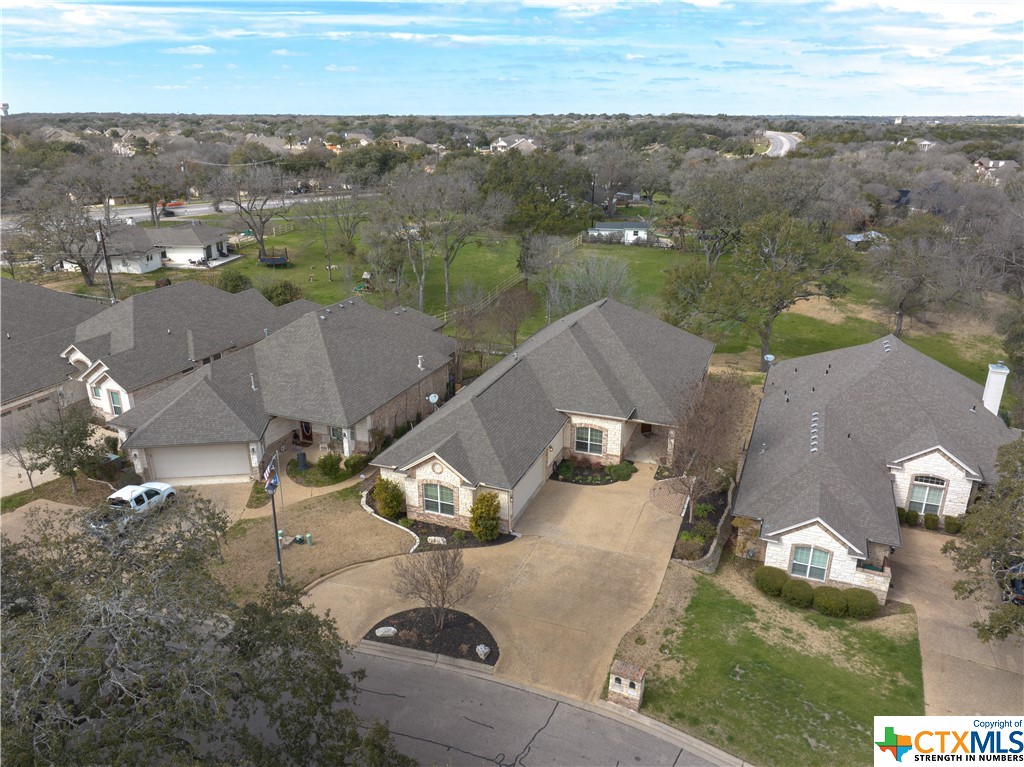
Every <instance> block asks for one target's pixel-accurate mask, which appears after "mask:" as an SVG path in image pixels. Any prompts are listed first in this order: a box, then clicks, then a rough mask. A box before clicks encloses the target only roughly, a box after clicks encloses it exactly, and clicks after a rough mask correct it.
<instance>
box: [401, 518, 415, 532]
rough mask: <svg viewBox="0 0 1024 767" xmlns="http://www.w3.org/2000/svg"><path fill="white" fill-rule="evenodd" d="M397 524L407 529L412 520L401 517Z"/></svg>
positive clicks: (410, 525)
mask: <svg viewBox="0 0 1024 767" xmlns="http://www.w3.org/2000/svg"><path fill="white" fill-rule="evenodd" d="M398 524H400V525H401V526H402V527H404V528H405V529H406V530H408V529H409V528H410V527H412V520H411V519H409V518H408V517H402V518H401V519H400V520H398Z"/></svg>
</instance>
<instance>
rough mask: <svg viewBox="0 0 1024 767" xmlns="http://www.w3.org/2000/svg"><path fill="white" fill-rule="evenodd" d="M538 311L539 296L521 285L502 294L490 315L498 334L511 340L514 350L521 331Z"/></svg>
mask: <svg viewBox="0 0 1024 767" xmlns="http://www.w3.org/2000/svg"><path fill="white" fill-rule="evenodd" d="M536 309H537V296H535V295H534V294H533V291H532V290H530V289H529V288H528V287H526V285H522V284H521V285H519V286H518V287H515V288H512V289H510V290H506V291H505V292H504V293H502V294H501V297H500V298H499V299H498V302H497V303H496V304H495V305H494V306H493V308H492V309H491V312H490V314H491V318H492V321H493V322H494V324H495V326H496V327H497V329H498V332H499V333H500V334H501V335H502V336H504V337H505V338H507V339H509V343H511V344H512V346H513V348H514V347H516V346H518V345H519V330H520V329H521V328H522V326H523V323H524V322H526V321H527V320H528V319H529V318H530V315H532V314H533V313H534V311H536Z"/></svg>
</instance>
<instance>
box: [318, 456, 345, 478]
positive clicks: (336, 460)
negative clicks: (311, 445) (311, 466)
mask: <svg viewBox="0 0 1024 767" xmlns="http://www.w3.org/2000/svg"><path fill="white" fill-rule="evenodd" d="M316 468H317V471H319V472H320V474H322V475H323V476H324V477H326V478H327V479H329V480H331V481H340V480H341V476H342V474H344V472H343V471H342V470H341V456H340V455H338V454H337V453H324V454H323V455H322V456H320V458H319V459H318V460H317V462H316Z"/></svg>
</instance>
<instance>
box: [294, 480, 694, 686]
mask: <svg viewBox="0 0 1024 767" xmlns="http://www.w3.org/2000/svg"><path fill="white" fill-rule="evenodd" d="M638 466H639V469H640V471H639V472H638V473H637V474H635V475H634V476H633V478H632V479H630V480H629V481H628V482H623V483H617V484H613V485H609V486H606V487H584V486H578V485H570V484H566V483H561V482H548V483H546V484H545V486H544V487H543V488H542V489H541V491H540V492H539V493H538V495H537V497H536V498H535V499H534V500H533V502H532V503H531V504H530V508H529V509H528V510H527V512H526V513H525V514H524V516H523V517H522V518H521V519H520V521H519V523H518V524H517V525H516V529H517V532H519V533H520V534H521V535H522V537H521V538H520V539H519V540H516V541H514V542H512V543H507V544H504V545H501V546H495V547H490V548H478V549H467V550H466V551H465V561H466V564H467V566H469V567H475V568H477V569H478V570H479V571H480V582H479V585H478V586H477V589H476V591H475V592H474V593H473V595H472V596H471V597H470V598H469V599H468V600H467V601H466V602H465V603H463V604H462V605H460V606H459V609H460V610H462V611H464V612H466V613H469V614H470V615H473V616H474V617H476V618H478V619H479V620H481V621H482V622H483V623H484V624H485V625H486V626H487V628H488V629H490V631H491V633H492V634H494V637H495V640H496V641H497V643H498V646H499V648H500V651H501V656H500V658H499V659H498V663H497V665H496V666H495V674H496V675H498V676H501V677H504V678H506V679H510V680H513V681H515V682H520V683H523V684H527V685H530V686H532V687H540V688H544V689H548V690H553V691H556V692H559V693H561V694H563V695H567V696H570V697H572V698H576V699H578V700H587V701H593V700H596V699H597V698H598V697H599V696H600V693H601V690H602V689H603V688H604V686H605V684H606V675H607V673H608V668H609V666H610V665H611V662H612V659H613V656H614V654H615V649H616V647H617V646H618V643H619V640H621V638H622V636H623V635H624V634H625V633H626V631H628V630H629V629H630V628H632V626H633V625H634V624H635V623H636V622H637V621H638V620H640V618H642V617H643V616H644V615H645V614H646V613H647V611H648V610H649V609H650V608H651V605H653V604H654V598H655V597H656V596H657V594H658V590H659V589H660V588H661V582H662V579H663V577H664V575H665V568H666V566H667V564H668V560H669V557H670V556H671V551H672V545H673V543H674V542H675V537H676V534H677V532H678V530H679V522H680V518H679V516H678V515H677V514H674V513H671V512H667V511H664V510H662V509H660V508H658V507H657V505H655V504H654V503H653V502H652V501H651V490H652V488H653V486H654V467H653V466H649V465H638ZM413 556H415V555H413ZM391 567H392V565H391V561H390V560H381V561H377V562H371V563H368V564H365V565H358V566H356V567H353V568H351V569H349V570H346V571H344V572H341V573H339V574H337V575H335V576H334V577H332V578H329V579H327V580H326V581H323V582H321V583H320V584H318V585H317V586H315V587H314V588H313V589H311V590H310V594H309V600H310V602H311V603H312V604H314V605H315V606H316V607H317V608H318V609H330V610H331V613H332V615H333V616H334V617H335V619H336V620H337V621H338V626H339V630H340V632H341V635H342V636H343V637H344V638H345V639H346V640H348V641H349V642H352V643H356V642H358V641H359V640H360V639H361V638H362V636H363V635H364V634H365V633H366V632H367V631H368V630H369V629H370V628H371V627H372V626H373V625H374V624H375V623H376V622H377V621H379V620H381V619H382V618H384V617H386V616H387V615H389V614H391V613H395V612H398V611H400V610H404V609H408V608H411V607H416V606H418V605H416V604H414V603H411V602H403V601H402V600H400V599H397V598H396V597H395V596H394V595H393V594H392V593H391V589H390V586H389V583H390V580H391V572H392V570H391Z"/></svg>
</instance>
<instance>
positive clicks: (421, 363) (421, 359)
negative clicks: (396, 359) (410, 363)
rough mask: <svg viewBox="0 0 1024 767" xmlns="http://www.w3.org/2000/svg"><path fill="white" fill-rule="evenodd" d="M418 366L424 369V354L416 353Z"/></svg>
mask: <svg viewBox="0 0 1024 767" xmlns="http://www.w3.org/2000/svg"><path fill="white" fill-rule="evenodd" d="M416 367H417V368H419V369H420V370H423V355H422V354H418V355H416Z"/></svg>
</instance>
